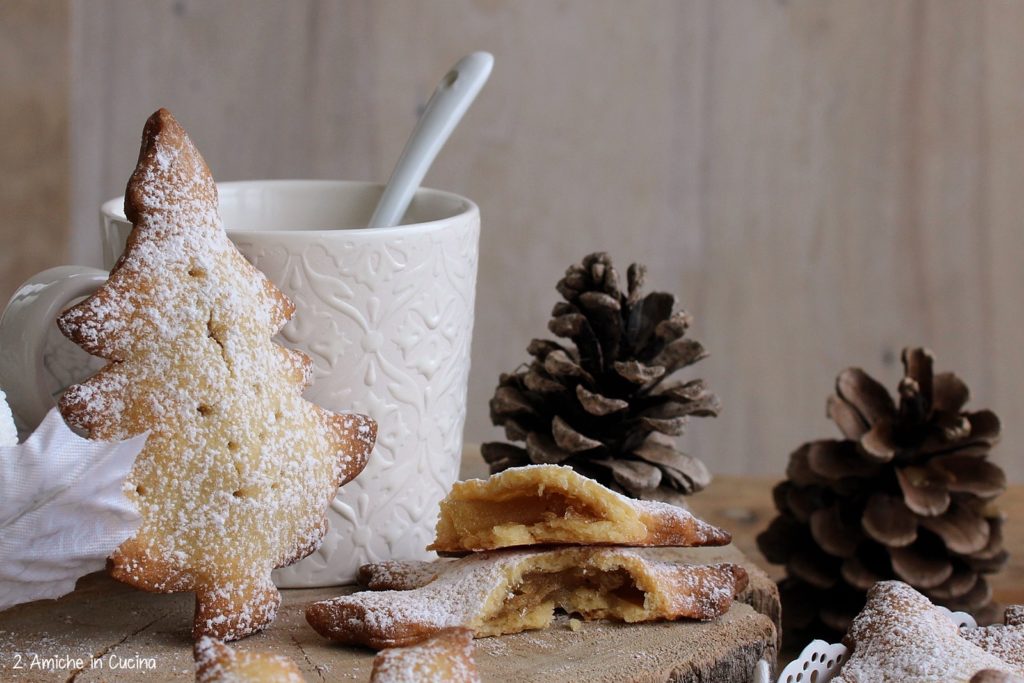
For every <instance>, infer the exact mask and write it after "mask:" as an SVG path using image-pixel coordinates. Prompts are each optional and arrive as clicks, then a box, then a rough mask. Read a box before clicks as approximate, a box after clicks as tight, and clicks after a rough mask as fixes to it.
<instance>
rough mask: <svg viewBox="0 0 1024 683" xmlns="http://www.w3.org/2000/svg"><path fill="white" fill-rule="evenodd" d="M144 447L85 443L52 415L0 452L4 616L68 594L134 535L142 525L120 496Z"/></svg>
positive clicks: (139, 441)
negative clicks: (16, 607)
mask: <svg viewBox="0 0 1024 683" xmlns="http://www.w3.org/2000/svg"><path fill="white" fill-rule="evenodd" d="M0 404H2V406H0V438H4V437H5V436H6V432H4V431H3V430H4V429H5V427H4V425H5V416H6V415H9V410H7V411H6V413H5V412H4V409H6V408H7V403H6V401H3V400H0ZM11 426H12V428H13V423H12V425H11ZM145 443H146V434H142V435H139V436H137V437H134V438H132V439H129V440H128V441H124V442H121V443H106V442H102V441H90V440H88V439H83V438H81V437H79V436H78V435H77V434H75V433H74V432H72V431H71V430H70V429H68V427H67V426H66V425H65V424H64V420H63V419H62V418H61V416H60V414H59V413H58V412H57V410H56V409H54V410H51V411H50V412H49V413H48V414H47V416H46V418H45V419H44V420H43V422H42V424H41V425H39V428H38V429H37V430H36V431H35V432H34V433H33V434H32V435H31V436H29V438H28V439H27V440H26V441H25V443H23V444H21V445H20V446H19V445H16V444H17V438H16V437H15V439H14V441H13V445H9V446H0V610H3V609H6V608H8V607H10V606H12V605H16V604H18V603H22V602H28V601H31V600H38V599H40V598H56V597H59V596H61V595H64V594H65V593H69V592H71V591H72V590H74V587H75V581H76V580H77V579H78V578H79V577H81V576H84V575H85V574H88V573H90V572H94V571H97V570H100V569H102V568H103V567H104V565H105V563H106V558H107V556H108V555H110V553H111V552H112V551H113V550H114V549H115V548H117V546H119V545H120V544H121V543H122V542H124V541H125V540H126V539H128V538H129V537H131V536H132V535H133V534H134V533H135V531H136V529H137V528H138V526H139V522H140V521H141V519H140V517H139V514H138V512H137V511H136V510H135V507H134V505H132V503H130V502H129V501H128V499H127V498H126V497H125V496H124V493H123V491H122V488H123V486H124V480H125V478H126V477H127V475H128V472H129V471H130V470H131V467H132V464H133V463H134V462H135V456H136V455H138V453H139V451H141V450H142V447H143V446H144V445H145Z"/></svg>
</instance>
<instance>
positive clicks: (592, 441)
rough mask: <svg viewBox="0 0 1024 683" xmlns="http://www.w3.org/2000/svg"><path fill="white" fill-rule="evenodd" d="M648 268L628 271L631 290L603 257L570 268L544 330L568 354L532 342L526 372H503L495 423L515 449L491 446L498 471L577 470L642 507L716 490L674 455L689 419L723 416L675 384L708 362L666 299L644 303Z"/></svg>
mask: <svg viewBox="0 0 1024 683" xmlns="http://www.w3.org/2000/svg"><path fill="white" fill-rule="evenodd" d="M644 273H645V269H644V267H643V266H641V265H638V264H633V265H631V266H630V267H629V269H628V270H627V272H626V291H625V292H622V291H621V290H620V287H619V285H620V282H619V275H618V273H617V271H616V270H615V268H613V267H612V263H611V259H609V258H608V255H607V254H604V253H596V254H591V255H589V256H587V257H586V258H584V259H583V261H582V263H579V264H577V265H574V266H572V267H570V268H569V269H568V270H567V271H566V273H565V277H564V278H562V280H561V281H559V283H558V285H557V289H558V291H559V293H560V294H561V295H562V297H563V299H564V301H561V302H559V303H557V304H555V307H554V310H553V311H552V319H551V321H550V322H549V323H548V329H549V330H550V331H551V332H552V333H553V334H555V335H556V336H558V337H561V338H563V339H569V340H571V341H572V344H563V343H559V342H555V341H550V340H546V339H534V340H533V341H531V342H530V345H529V347H528V348H527V352H528V353H529V354H530V355H531V356H532V357H533V360H532V361H531V362H530V364H529V365H527V366H525V367H521V368H519V369H518V370H516V371H515V372H513V373H508V374H502V375H501V378H500V381H499V383H498V388H497V390H496V391H495V392H494V398H493V399H491V420H492V421H493V422H494V424H496V425H499V426H502V427H504V428H505V436H506V438H507V439H508V440H509V441H513V442H525V447H521V446H516V445H513V444H509V443H486V444H484V445H483V448H482V451H483V455H484V458H485V459H486V460H487V462H488V463H490V466H491V471H492V472H499V471H501V470H503V469H506V468H508V467H516V466H519V465H527V464H534V463H557V464H561V465H569V466H571V467H573V468H574V469H576V470H577V471H579V472H580V473H581V474H584V475H586V476H588V477H591V478H593V479H596V480H598V481H600V482H602V483H604V484H605V485H607V486H609V487H611V488H613V489H615V490H617V491H620V492H622V493H625V494H627V495H630V496H633V497H636V498H647V499H657V500H665V501H669V502H674V503H677V504H681V503H682V501H683V496H684V495H685V494H690V493H693V492H694V491H699V490H700V489H702V488H704V487H705V486H707V484H708V483H709V482H710V480H711V476H710V473H709V472H708V470H707V468H706V467H705V466H704V464H703V463H702V462H701V461H700V460H698V459H696V458H694V457H692V456H689V455H686V454H685V453H682V452H680V451H678V450H676V447H675V437H678V436H679V435H680V434H682V433H683V430H684V427H685V425H686V422H687V420H688V418H689V416H691V415H694V416H715V415H717V414H718V412H719V402H718V398H717V397H716V396H715V395H714V394H712V393H710V392H709V391H708V389H707V387H706V385H705V383H704V382H703V381H702V380H691V381H688V382H667V381H666V380H667V379H668V377H669V376H670V375H672V374H673V373H675V372H676V371H677V370H680V369H682V368H685V367H687V366H689V365H692V364H693V363H696V362H697V361H699V360H701V359H703V358H705V357H706V356H707V352H706V351H705V350H704V347H703V346H701V345H700V344H699V343H698V342H696V341H694V340H692V339H688V338H686V337H685V334H686V330H687V329H688V328H689V326H690V323H691V318H690V316H689V314H687V313H685V312H683V311H673V307H674V305H675V298H674V297H673V296H672V295H671V294H667V293H665V292H653V293H650V294H647V295H645V296H644V295H642V294H641V289H642V287H643V281H644Z"/></svg>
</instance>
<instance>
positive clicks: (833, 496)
mask: <svg viewBox="0 0 1024 683" xmlns="http://www.w3.org/2000/svg"><path fill="white" fill-rule="evenodd" d="M933 360H934V359H933V357H932V354H931V352H930V351H927V350H925V349H920V348H908V349H904V351H903V366H904V377H903V379H902V380H901V381H900V383H899V391H898V393H899V401H898V403H897V402H896V401H894V400H893V398H892V397H891V396H890V395H889V392H888V391H886V389H885V388H884V387H883V386H882V385H881V384H879V383H878V382H876V381H875V380H874V379H872V378H871V377H869V376H868V375H867V374H865V373H864V371H863V370H860V369H857V368H850V369H848V370H845V371H844V372H842V373H841V374H840V375H839V377H838V379H837V380H836V393H835V394H834V395H833V396H830V397H829V399H828V402H827V414H828V417H829V418H831V419H832V420H833V421H834V422H835V423H836V425H837V426H838V427H839V430H840V431H841V432H842V434H843V436H844V437H845V438H843V439H841V440H823V441H812V442H810V443H806V444H804V445H803V446H801V447H800V448H798V449H797V450H796V451H795V452H794V453H793V454H792V455H791V456H790V459H789V466H788V468H787V469H786V480H785V481H783V482H782V483H780V484H778V485H777V486H776V487H775V489H774V491H773V493H774V498H775V505H776V507H777V508H778V511H779V516H778V517H776V518H775V519H774V520H773V521H772V522H771V524H770V526H769V527H768V529H767V530H765V531H764V532H763V533H761V535H760V536H758V545H759V546H760V548H761V551H762V552H763V553H764V555H765V557H766V558H767V559H768V561H770V562H773V563H776V564H784V565H785V566H786V574H787V578H786V579H785V580H783V581H782V582H781V583H780V585H779V588H780V592H781V594H782V599H783V614H784V615H785V621H786V623H785V624H784V627H783V630H784V631H785V632H788V633H789V634H790V635H796V636H797V637H800V638H806V637H824V638H834V637H835V636H836V635H837V634H841V633H843V632H845V631H846V629H847V627H848V626H849V623H850V620H851V619H852V617H853V616H854V615H856V614H857V613H858V612H859V611H860V609H861V608H862V607H863V606H864V600H865V593H866V591H867V589H868V588H870V587H871V586H872V585H873V584H874V583H875V582H876V581H881V580H886V579H899V580H902V581H905V582H906V583H908V584H910V585H911V586H913V587H914V588H916V589H917V590H919V591H921V592H922V593H924V594H925V595H927V596H928V597H929V598H930V599H931V600H932V601H933V602H935V603H936V604H940V605H945V606H946V607H948V608H949V609H952V610H963V611H967V612H971V613H974V615H975V616H976V617H978V618H979V621H984V620H985V619H986V618H988V617H989V615H990V614H992V613H993V610H994V607H993V605H992V604H991V599H992V591H991V589H990V587H989V585H988V582H987V581H986V580H985V576H984V575H985V574H990V573H993V572H995V571H998V570H999V569H1000V568H1001V567H1002V566H1003V565H1004V564H1005V563H1006V560H1007V552H1006V550H1005V549H1004V548H1003V536H1002V525H1003V516H1002V515H1001V513H1000V512H999V510H998V509H997V508H996V507H995V505H994V504H993V502H992V501H993V499H994V498H995V497H996V496H998V495H999V494H1000V493H1002V492H1003V491H1004V490H1005V488H1006V477H1005V475H1004V473H1003V471H1002V469H1000V468H999V466H997V465H995V464H994V463H992V462H990V461H989V460H988V459H987V456H988V453H989V450H990V449H991V447H992V446H993V445H994V444H995V443H996V442H997V441H998V439H999V429H1000V425H999V419H998V418H997V417H996V415H995V414H994V413H993V412H991V411H989V410H981V411H977V412H967V411H964V410H963V407H964V405H965V404H966V403H967V400H968V390H967V386H966V385H965V384H964V383H963V382H962V381H961V380H960V379H959V378H958V377H957V376H956V375H954V374H952V373H941V374H934V373H933V371H932V364H933Z"/></svg>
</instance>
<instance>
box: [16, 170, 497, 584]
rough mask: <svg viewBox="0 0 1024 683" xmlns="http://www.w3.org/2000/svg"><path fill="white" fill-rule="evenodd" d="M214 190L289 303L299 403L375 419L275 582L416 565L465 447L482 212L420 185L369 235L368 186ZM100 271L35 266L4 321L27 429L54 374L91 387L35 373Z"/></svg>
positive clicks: (120, 218)
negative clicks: (360, 462) (400, 216)
mask: <svg viewBox="0 0 1024 683" xmlns="http://www.w3.org/2000/svg"><path fill="white" fill-rule="evenodd" d="M217 187H218V191H219V194H220V213H221V217H222V218H223V220H224V225H225V227H226V229H227V231H228V235H229V236H230V238H231V240H232V241H233V242H234V243H235V244H236V245H237V246H238V248H239V250H241V252H242V253H243V254H244V255H245V257H246V258H247V259H249V260H250V261H251V262H252V263H253V264H254V265H256V267H257V268H259V269H260V270H262V271H263V272H264V273H265V274H266V275H267V276H268V277H269V278H270V279H271V280H272V281H273V282H274V283H275V284H276V285H277V286H278V287H279V288H280V289H281V290H282V291H283V292H284V293H285V294H286V295H287V296H288V297H289V298H290V299H291V300H292V302H294V304H295V306H296V313H295V316H294V317H293V318H292V320H291V321H290V322H289V323H288V324H287V325H286V326H285V327H284V329H283V330H282V331H281V341H282V343H284V344H286V345H288V346H291V347H293V348H297V349H300V350H302V351H303V352H305V353H307V354H308V355H309V356H310V357H311V358H312V359H313V364H314V380H313V385H312V387H310V389H309V390H308V391H307V392H306V396H307V398H309V399H310V400H311V401H314V402H316V403H318V404H320V405H322V406H324V407H326V408H329V409H331V410H338V411H348V410H353V411H357V412H361V413H366V414H368V415H370V416H371V417H373V418H374V419H375V420H376V421H377V423H378V433H377V445H376V447H375V448H374V451H373V454H372V456H371V457H370V461H369V464H367V466H366V469H365V470H364V471H363V472H362V473H361V474H360V475H359V476H358V477H357V478H356V479H355V480H353V481H352V482H350V483H348V484H346V485H345V487H344V488H343V489H342V490H340V491H339V493H338V495H337V497H336V498H335V499H334V501H333V502H332V503H331V508H330V510H329V512H328V522H329V526H328V532H327V535H326V536H325V537H324V541H323V544H322V545H321V547H320V549H319V550H318V551H316V552H315V553H313V554H312V555H311V556H309V557H307V558H306V559H304V560H302V561H301V562H299V563H297V564H295V565H292V566H290V567H285V568H283V569H280V570H277V571H276V572H275V580H276V581H277V583H278V585H279V586H283V587H300V586H302V587H306V586H327V585H335V584H340V583H348V582H351V581H352V580H353V579H354V578H355V575H356V571H357V569H358V568H359V565H361V564H363V563H366V562H373V561H379V560H382V559H425V558H428V557H429V556H430V554H429V553H427V552H426V551H425V549H424V548H425V546H426V545H427V544H428V543H429V542H430V541H431V540H432V539H433V534H434V524H435V523H436V519H437V512H438V503H439V502H440V500H441V498H443V497H444V495H445V494H446V493H447V492H448V490H449V489H450V488H451V485H452V483H453V482H454V481H455V479H456V477H457V476H458V470H459V460H460V457H461V452H462V428H463V424H464V422H465V416H466V383H467V379H468V375H469V352H470V341H471V336H472V328H473V303H474V295H475V288H476V270H477V257H478V239H479V233H480V213H479V210H478V209H477V207H476V205H475V204H473V202H471V201H469V200H468V199H465V198H463V197H459V196H457V195H454V194H450V193H447V192H440V191H437V190H428V189H421V190H419V191H418V192H417V193H416V196H415V198H414V199H413V202H412V205H411V206H410V207H409V211H408V213H407V214H406V217H405V222H403V224H402V225H400V226H397V227H393V228H378V229H367V228H360V227H359V226H362V225H366V223H367V221H368V220H369V218H370V215H371V213H372V212H373V208H374V206H375V205H376V202H377V199H378V198H379V197H380V194H381V192H382V190H383V186H381V185H378V184H372V183H359V182H345V181H318V180H267V181H249V182H236V183H220V184H218V186H217ZM123 203H124V200H123V198H119V199H113V200H110V201H109V202H106V203H105V204H104V205H103V206H102V208H101V225H102V229H103V251H104V261H105V264H106V265H107V267H108V268H109V267H112V266H113V264H114V262H115V261H116V260H117V257H118V256H119V255H120V253H121V251H122V250H123V248H124V243H125V240H126V238H127V235H128V232H129V231H130V230H131V224H130V223H128V222H127V221H126V220H125V218H124V211H123ZM106 276H107V273H106V272H105V271H101V270H98V269H94V268H85V267H79V266H61V267H59V268H53V269H50V270H48V271H44V272H42V273H39V274H38V275H36V276H34V277H33V278H31V279H30V280H29V281H28V282H26V283H25V284H24V285H22V287H21V288H20V289H19V290H18V292H17V293H16V294H15V295H14V297H13V298H12V299H11V302H10V303H9V304H8V306H7V309H6V310H5V311H4V314H3V317H2V318H0V387H3V388H4V389H5V390H6V391H7V395H8V398H9V400H10V402H11V406H12V408H13V410H14V412H15V413H16V414H17V415H18V416H20V418H21V422H22V424H24V425H28V426H33V425H34V424H35V423H37V422H38V421H39V420H41V419H42V417H43V415H45V413H46V411H48V410H49V409H50V408H51V407H52V406H53V397H52V394H53V393H54V392H53V391H52V390H50V389H48V386H47V385H48V384H50V385H52V384H53V383H54V380H53V379H52V377H51V376H52V375H54V374H58V375H60V374H62V370H63V375H65V376H67V375H71V376H70V377H68V378H66V379H60V378H58V381H59V383H61V384H62V385H66V384H67V383H70V382H71V381H78V380H81V379H84V377H85V376H87V374H88V372H87V371H85V370H82V369H80V368H78V367H75V368H71V369H70V370H69V369H68V368H63V369H62V368H59V367H54V365H55V362H54V361H53V359H52V358H50V359H49V362H48V363H46V362H44V348H45V347H46V345H47V341H46V338H47V335H48V333H49V332H51V331H52V330H53V329H55V327H56V326H55V324H54V319H55V318H56V316H57V314H58V313H59V312H60V311H61V310H62V309H63V308H64V307H65V306H66V305H67V304H69V303H70V302H71V301H73V300H75V299H78V298H81V297H84V296H87V295H88V294H90V293H91V292H92V291H94V290H95V288H96V287H97V286H98V285H99V284H100V283H102V282H103V281H104V280H105V279H106ZM51 346H52V343H51ZM68 362H70V361H60V360H58V361H57V362H56V365H61V364H62V363H63V364H64V365H67V364H68ZM80 365H81V363H80V362H79V366H80ZM48 366H49V367H48ZM76 374H77V376H75V375H76Z"/></svg>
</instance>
